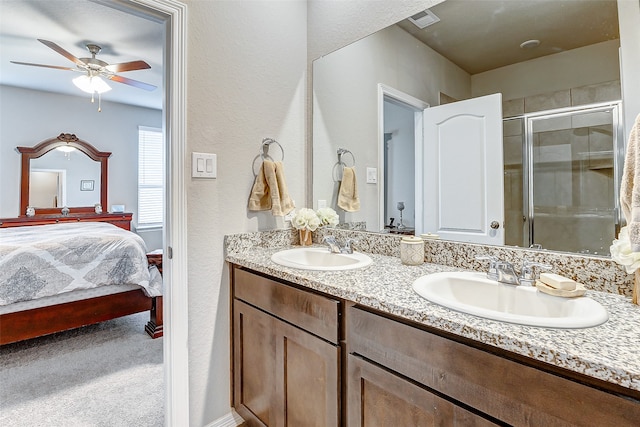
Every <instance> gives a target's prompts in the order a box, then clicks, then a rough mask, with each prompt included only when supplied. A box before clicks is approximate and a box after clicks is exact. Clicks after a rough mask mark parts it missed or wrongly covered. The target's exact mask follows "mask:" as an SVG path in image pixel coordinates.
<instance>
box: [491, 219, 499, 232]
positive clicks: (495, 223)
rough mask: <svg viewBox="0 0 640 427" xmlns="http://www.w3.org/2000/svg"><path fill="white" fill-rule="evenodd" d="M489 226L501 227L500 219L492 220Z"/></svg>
mask: <svg viewBox="0 0 640 427" xmlns="http://www.w3.org/2000/svg"><path fill="white" fill-rule="evenodd" d="M489 227H491V228H493V229H494V230H497V229H498V228H500V223H499V222H498V221H491V224H490V225H489Z"/></svg>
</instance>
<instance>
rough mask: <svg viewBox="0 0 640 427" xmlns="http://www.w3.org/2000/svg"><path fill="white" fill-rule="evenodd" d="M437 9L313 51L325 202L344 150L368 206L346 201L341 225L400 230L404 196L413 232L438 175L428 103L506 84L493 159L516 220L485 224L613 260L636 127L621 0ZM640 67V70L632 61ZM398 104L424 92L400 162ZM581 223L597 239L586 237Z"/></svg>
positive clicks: (461, 0) (318, 200)
mask: <svg viewBox="0 0 640 427" xmlns="http://www.w3.org/2000/svg"><path fill="white" fill-rule="evenodd" d="M432 4H433V3H432ZM428 11H429V13H431V14H432V15H433V16H425V15H429V13H425V14H418V15H414V16H413V18H416V19H415V20H417V21H422V22H429V21H435V22H434V23H433V24H432V25H428V26H427V27H426V28H424V29H420V28H418V27H417V26H416V24H415V23H414V22H412V21H410V20H408V19H407V20H403V21H401V22H399V23H397V24H395V25H392V26H390V27H388V28H385V29H383V30H381V31H379V32H377V33H374V34H372V35H370V36H368V37H365V38H363V39H361V40H359V41H357V42H354V43H352V44H350V45H348V46H346V47H344V48H342V49H339V50H337V51H334V52H332V53H330V54H328V55H326V56H323V57H321V58H319V59H317V60H315V61H314V63H313V204H314V207H317V206H318V205H319V204H322V203H323V202H324V203H326V204H327V206H331V207H334V208H335V207H336V204H335V200H336V197H337V194H338V191H339V185H340V184H339V182H336V180H334V179H333V177H332V171H333V170H334V168H335V165H336V163H337V160H338V157H337V154H336V152H337V150H339V149H340V148H342V149H346V150H349V151H350V152H352V153H353V154H354V156H355V159H356V160H357V161H356V166H355V167H356V170H357V176H358V192H359V197H360V202H361V210H360V211H358V212H344V211H340V210H339V209H336V210H337V211H338V213H339V215H340V217H341V218H340V219H341V221H343V222H365V223H366V227H367V230H368V231H373V232H385V231H389V230H392V231H394V230H393V229H392V228H389V222H390V218H391V217H394V218H395V225H397V224H398V221H399V218H400V212H399V211H397V209H396V206H398V205H399V202H403V206H404V212H403V225H404V226H405V227H407V228H409V229H411V227H412V226H413V225H414V224H415V222H414V220H415V217H416V216H417V215H419V214H420V212H421V211H422V210H423V209H424V208H425V206H424V205H419V204H417V206H414V200H416V198H415V196H416V194H419V189H417V188H416V187H417V186H418V185H419V184H418V183H416V181H417V180H418V179H419V178H418V177H422V176H423V174H424V175H425V176H426V172H425V171H424V170H421V169H420V168H421V167H422V163H421V161H420V159H419V158H418V157H417V155H418V154H417V153H418V152H417V151H416V149H415V147H416V146H418V145H419V144H420V143H421V142H422V141H421V142H420V143H419V142H417V141H418V136H417V134H418V133H420V138H422V136H421V135H422V131H421V128H420V132H418V130H417V129H418V128H417V126H418V125H417V124H416V121H415V119H416V118H417V117H418V116H419V115H418V114H417V112H418V111H420V110H419V108H420V105H422V106H423V107H422V108H424V106H427V107H429V106H430V108H434V107H437V106H441V105H444V104H451V103H454V102H456V101H460V100H468V99H474V98H479V97H482V96H484V95H489V94H493V93H501V94H502V116H501V117H503V121H502V123H501V128H502V135H503V138H502V139H503V144H502V151H501V152H496V153H486V155H487V156H496V157H502V158H503V162H501V163H502V164H503V168H502V170H501V171H499V174H502V175H504V176H503V180H504V182H503V185H501V187H503V189H504V196H503V201H504V207H503V211H504V217H502V218H500V219H499V221H492V218H483V221H484V222H485V223H486V226H487V227H489V226H491V228H493V227H494V226H496V225H498V226H499V227H500V229H501V230H504V231H505V233H504V234H505V236H504V240H503V242H501V243H500V244H506V245H510V246H519V247H530V246H532V247H542V248H543V249H549V250H556V251H562V252H574V253H585V254H592V255H604V256H607V255H608V254H609V247H610V245H611V242H612V240H613V238H615V236H617V231H618V230H619V227H620V225H621V224H620V221H621V218H620V213H619V209H618V208H617V197H618V196H617V185H618V183H619V179H620V177H621V173H622V164H623V156H624V135H625V134H626V132H625V129H624V126H623V124H624V123H623V116H622V93H623V88H622V87H621V81H622V82H623V83H624V78H621V76H622V72H621V69H620V59H619V48H620V44H621V39H622V38H624V37H625V36H629V34H628V33H626V34H625V33H623V34H621V33H620V30H619V26H618V5H617V2H616V1H615V0H603V1H584V2H583V1H557V0H554V1H533V0H531V1H506V2H505V1H491V0H486V1H469V0H446V1H444V2H441V3H438V4H436V5H435V6H433V7H431V8H430V9H429V10H428ZM438 20H439V21H438ZM633 31H636V30H633ZM631 36H632V37H635V33H632V34H631ZM538 39H539V40H538ZM487 47H494V49H486V48H487ZM639 56H640V55H639ZM634 59H636V62H635V64H637V63H640V59H638V58H634ZM425 64H426V65H425ZM630 71H633V72H640V71H639V70H635V71H634V70H630V69H629V68H624V72H625V75H626V74H627V73H629V72H630ZM387 95H389V96H388V97H387ZM403 97H404V98H403ZM398 100H400V101H402V100H408V102H409V103H410V104H411V102H412V101H414V102H413V103H412V105H410V107H411V108H413V110H412V111H410V112H409V119H408V121H409V122H410V123H411V125H412V126H415V127H412V128H409V129H410V131H409V132H408V134H409V135H410V137H411V138H413V139H411V144H412V145H411V147H410V149H409V150H405V151H404V152H400V151H398V152H396V153H395V155H396V158H393V157H391V156H389V155H388V154H386V153H385V150H388V147H389V144H390V143H389V142H388V141H389V140H393V138H396V137H397V135H396V134H394V132H395V131H396V128H389V127H388V126H387V124H386V121H387V118H388V117H390V114H389V113H388V112H385V110H386V109H387V108H390V109H392V108H393V107H394V106H397V105H398V104H400V105H402V106H404V107H406V106H407V104H404V103H403V102H396V101H398ZM387 101H390V102H389V104H395V105H390V106H389V107H388V106H387V105H386V104H387ZM586 106H588V107H589V108H591V107H593V108H595V109H594V110H586ZM411 108H409V110H411ZM427 109H429V108H427ZM573 109H575V110H576V111H573ZM547 113H554V114H556V113H557V114H559V115H558V116H549V115H547ZM636 113H637V112H636ZM627 116H628V115H627ZM405 117H406V116H405ZM405 121H406V120H405ZM421 125H422V124H421V123H420V126H421ZM627 127H628V125H627ZM545 132H549V133H545ZM564 136H567V137H568V138H569V139H568V140H564V141H562V142H560V141H558V138H561V137H564ZM527 137H528V138H529V142H526V141H525V139H526V138H527ZM391 143H393V142H391ZM462 154H463V153H461V155H462ZM529 161H531V162H532V163H530V165H531V166H530V167H529V166H527V165H528V163H527V162H529ZM554 164H558V165H559V166H560V168H559V169H551V167H552V166H558V165H554ZM394 165H395V166H394ZM347 166H351V165H350V164H349V165H347ZM449 172H451V171H449ZM456 173H457V172H456ZM534 173H539V175H534ZM449 175H451V173H449ZM403 176H405V177H406V178H403ZM402 180H404V181H402ZM527 181H529V182H527ZM394 182H395V184H394ZM398 182H399V183H400V184H398ZM533 184H535V185H537V187H536V188H535V189H533ZM587 184H588V185H589V186H590V187H589V190H587V191H584V190H582V191H581V188H583V187H584V186H585V185H587ZM393 185H395V189H394V188H393ZM393 191H395V192H396V193H395V194H396V196H390V195H389V194H390V193H392V192H393ZM508 192H510V198H507V193H508ZM567 192H568V193H567ZM423 203H424V204H426V203H427V202H426V201H424V202H423ZM462 209H464V208H462ZM534 216H535V217H536V227H537V228H536V229H535V234H534V227H533V226H534ZM550 219H552V220H553V221H550ZM545 224H549V225H548V226H547V225H545ZM576 224H577V225H579V226H580V227H579V229H577V228H573V229H572V228H571V227H572V226H574V225H576ZM561 230H562V231H561ZM416 231H419V232H432V231H434V230H431V229H423V230H416ZM489 231H490V230H489ZM436 232H437V230H436ZM563 233H566V235H571V236H577V242H575V244H574V243H570V244H569V243H567V242H568V239H566V238H565V234H563ZM583 233H584V234H590V235H592V238H590V241H589V242H588V243H587V244H585V243H584V242H583V241H582V240H583V238H584V234H583ZM452 240H458V239H455V238H452ZM459 240H460V241H473V240H468V239H467V238H466V237H464V238H460V239H459ZM491 244H493V243H491Z"/></svg>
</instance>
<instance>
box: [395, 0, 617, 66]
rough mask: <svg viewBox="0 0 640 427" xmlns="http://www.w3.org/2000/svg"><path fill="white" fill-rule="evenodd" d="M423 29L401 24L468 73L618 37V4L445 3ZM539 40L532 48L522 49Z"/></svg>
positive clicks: (553, 0)
mask: <svg viewBox="0 0 640 427" xmlns="http://www.w3.org/2000/svg"><path fill="white" fill-rule="evenodd" d="M430 10H431V11H432V12H433V13H435V15H436V16H437V17H438V18H440V22H436V23H435V24H433V25H430V26H428V27H426V28H424V29H422V30H420V29H419V28H418V27H416V26H415V25H414V24H413V23H411V22H409V21H408V20H405V21H402V22H400V23H399V24H398V25H399V26H400V27H402V28H403V29H405V30H406V31H408V32H409V33H411V34H412V35H413V36H414V37H416V38H417V39H419V40H420V41H422V42H423V43H425V44H426V45H428V46H430V47H431V48H432V49H433V50H435V51H436V52H438V53H440V54H441V55H443V56H445V57H446V58H448V59H449V60H450V61H452V62H453V63H455V64H457V65H458V66H459V67H460V68H462V69H463V70H465V71H467V72H468V73H469V74H472V75H473V74H477V73H481V72H484V71H488V70H492V69H495V68H499V67H503V66H506V65H511V64H515V63H518V62H522V61H528V60H531V59H534V58H538V57H541V56H545V55H551V54H554V53H559V52H565V51H568V50H572V49H576V48H579V47H583V46H588V45H591V44H596V43H600V42H604V41H609V40H616V39H619V38H620V32H619V27H618V6H617V0H447V1H445V2H443V3H440V4H437V5H436V6H434V7H432V8H431V9H430ZM532 39H537V40H539V41H540V45H539V46H538V47H537V48H534V49H521V48H520V44H521V43H522V42H525V41H527V40H532Z"/></svg>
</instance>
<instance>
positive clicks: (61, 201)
mask: <svg viewBox="0 0 640 427" xmlns="http://www.w3.org/2000/svg"><path fill="white" fill-rule="evenodd" d="M82 182H86V183H88V184H92V185H91V186H89V185H85V187H84V188H83V187H82V186H81V183H82ZM96 203H100V163H99V162H96V161H95V160H93V159H91V158H89V157H88V156H87V155H85V154H84V153H83V152H81V151H78V150H73V151H69V152H64V151H61V150H59V149H55V150H51V151H49V152H48V153H46V154H44V155H43V156H42V157H39V158H37V159H32V160H31V167H30V180H29V206H33V207H35V208H36V209H37V208H61V207H63V206H67V207H77V206H94V205H95V204H96Z"/></svg>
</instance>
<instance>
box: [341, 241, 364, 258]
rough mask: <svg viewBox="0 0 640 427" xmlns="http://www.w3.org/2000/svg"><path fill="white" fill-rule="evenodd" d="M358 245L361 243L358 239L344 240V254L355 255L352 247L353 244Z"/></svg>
mask: <svg viewBox="0 0 640 427" xmlns="http://www.w3.org/2000/svg"><path fill="white" fill-rule="evenodd" d="M354 243H355V244H358V243H360V241H359V240H358V239H351V238H347V239H345V240H344V248H343V250H344V252H346V253H348V254H351V253H353V248H352V247H351V245H352V244H354Z"/></svg>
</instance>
